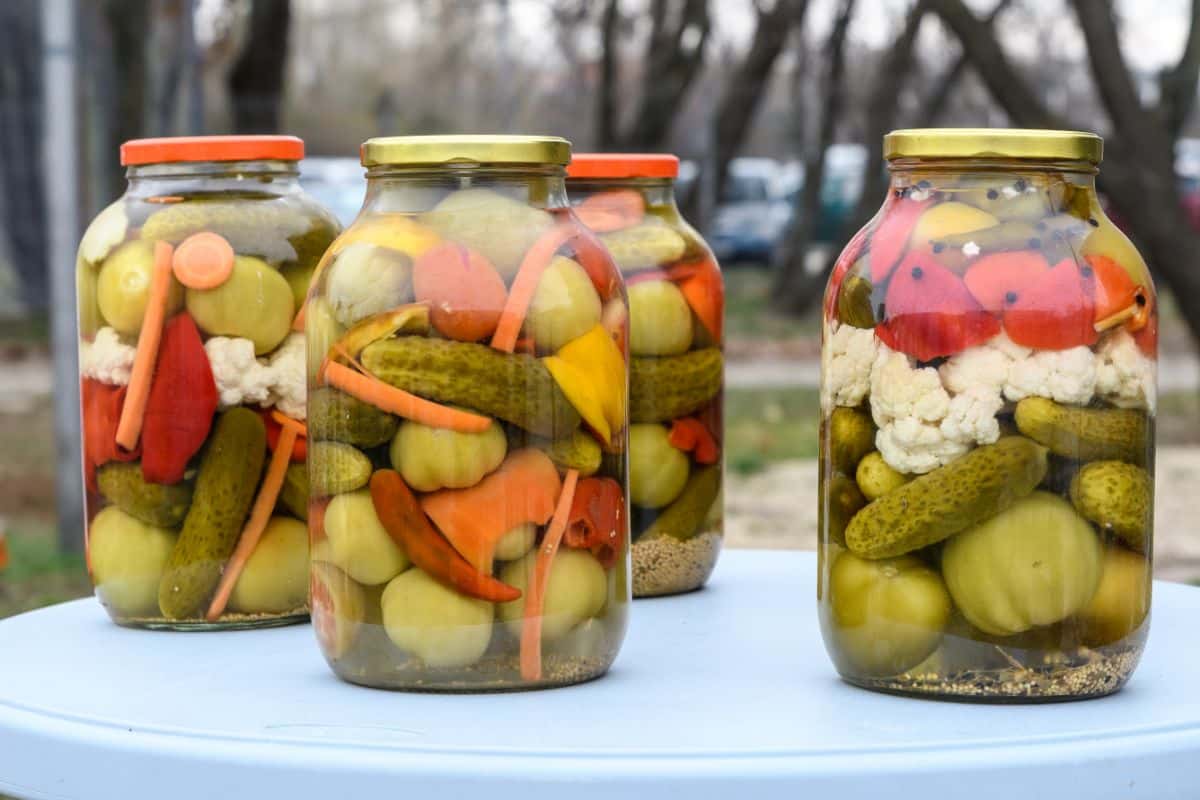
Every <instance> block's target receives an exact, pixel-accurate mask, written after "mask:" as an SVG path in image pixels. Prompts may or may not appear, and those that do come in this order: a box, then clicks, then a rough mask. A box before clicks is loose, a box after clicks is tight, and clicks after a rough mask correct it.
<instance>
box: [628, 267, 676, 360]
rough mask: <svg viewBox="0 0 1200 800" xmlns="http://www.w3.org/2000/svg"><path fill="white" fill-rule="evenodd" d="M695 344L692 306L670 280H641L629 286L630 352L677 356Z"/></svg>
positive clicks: (640, 354) (643, 354)
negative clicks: (693, 341)
mask: <svg viewBox="0 0 1200 800" xmlns="http://www.w3.org/2000/svg"><path fill="white" fill-rule="evenodd" d="M691 346H692V308H691V306H689V305H688V302H687V299H686V298H684V296H683V292H682V291H680V290H679V287H677V286H676V285H675V284H673V283H671V282H670V281H642V282H640V283H637V284H635V285H633V286H631V287H630V288H629V352H631V353H632V354H633V355H635V356H678V355H682V354H683V353H686V352H687V351H688V350H689V349H690V348H691Z"/></svg>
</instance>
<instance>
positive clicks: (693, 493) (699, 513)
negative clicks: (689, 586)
mask: <svg viewBox="0 0 1200 800" xmlns="http://www.w3.org/2000/svg"><path fill="white" fill-rule="evenodd" d="M720 492H721V467H720V465H717V464H714V465H712V466H710V467H704V468H703V469H698V470H695V471H693V472H692V477H691V478H689V479H688V482H687V485H686V486H684V487H683V491H682V492H680V493H679V497H678V498H676V500H675V502H674V503H671V505H669V506H667V507H666V508H665V509H663V511H662V513H661V514H659V515H658V516H657V517H656V518H655V519H654V521H653V522H652V523H650V525H649V526H648V527H647V528H646V529H645V530H644V531H643V532H642V535H641V537H639V538H641V539H653V538H656V537H659V536H670V537H671V538H672V539H678V540H679V541H687V540H688V539H691V538H692V537H694V536H697V535H699V534H700V533H702V532H703V530H704V523H705V522H706V521H707V520H708V517H709V514H710V513H711V512H712V510H713V504H714V503H715V502H716V501H717V497H718V496H719V495H720ZM719 510H720V509H718V512H719ZM716 527H717V528H718V529H719V526H716Z"/></svg>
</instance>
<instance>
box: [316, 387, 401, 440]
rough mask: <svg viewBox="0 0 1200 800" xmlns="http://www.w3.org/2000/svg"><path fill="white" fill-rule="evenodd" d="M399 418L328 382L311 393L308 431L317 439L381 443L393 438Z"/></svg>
mask: <svg viewBox="0 0 1200 800" xmlns="http://www.w3.org/2000/svg"><path fill="white" fill-rule="evenodd" d="M399 424H400V421H399V420H398V419H397V418H396V417H393V416H392V415H391V414H388V413H387V412H386V411H380V410H379V409H378V408H376V407H375V406H373V405H371V404H370V403H364V402H363V401H362V400H359V399H358V398H357V397H353V396H351V395H348V394H346V393H345V392H341V391H338V390H337V389H333V388H331V387H328V386H323V387H321V388H319V389H313V390H312V391H310V392H309V393H308V435H309V437H311V438H312V439H313V440H314V441H321V440H331V441H335V442H345V443H346V444H352V445H355V446H356V447H378V446H379V445H381V444H383V443H384V442H389V441H391V439H392V437H393V436H395V435H396V428H397V427H398V426H399Z"/></svg>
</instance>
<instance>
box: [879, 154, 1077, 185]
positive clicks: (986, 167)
mask: <svg viewBox="0 0 1200 800" xmlns="http://www.w3.org/2000/svg"><path fill="white" fill-rule="evenodd" d="M888 172H889V173H890V175H891V183H892V186H893V187H894V188H906V187H911V186H916V185H917V184H919V183H921V182H922V181H927V182H929V183H930V184H937V183H938V181H939V180H946V181H950V180H961V179H963V178H964V177H967V176H969V177H985V178H986V177H992V178H994V177H996V176H1003V175H1012V176H1015V177H1016V178H1021V177H1030V178H1038V177H1039V176H1040V177H1042V178H1043V179H1044V178H1045V177H1046V176H1054V177H1056V178H1060V179H1062V180H1065V181H1068V182H1070V183H1072V184H1074V185H1075V186H1079V187H1085V188H1089V189H1091V190H1092V191H1095V188H1096V175H1097V174H1098V172H1099V169H1098V168H1097V167H1096V165H1095V164H1092V163H1091V162H1088V161H1033V160H1023V159H1013V158H945V159H933V158H901V159H893V160H891V161H889V162H888Z"/></svg>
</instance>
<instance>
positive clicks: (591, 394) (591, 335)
mask: <svg viewBox="0 0 1200 800" xmlns="http://www.w3.org/2000/svg"><path fill="white" fill-rule="evenodd" d="M542 363H543V364H545V365H546V369H548V370H550V374H551V375H553V376H554V380H555V382H556V383H557V384H558V387H559V388H560V389H562V391H563V394H565V395H566V396H567V399H568V400H570V401H571V405H573V406H575V410H576V411H578V412H579V415H580V416H581V417H583V419H584V421H586V422H587V424H588V425H590V426H591V427H592V429H593V430H595V431H596V433H597V434H599V436H600V438H601V439H602V440H603V441H605V442H612V439H613V436H614V435H615V434H616V433H617V432H619V431H620V430H621V427H622V424H623V422H624V420H625V404H626V394H627V388H626V379H627V378H626V370H625V359H624V357H622V355H621V351H620V350H619V349H617V345H616V343H615V342H614V341H613V339H612V336H611V335H609V333H608V332H607V331H606V330H604V327H603V326H601V325H596V326H595V327H593V328H592V329H591V330H589V331H588V332H587V333H585V334H584V335H583V336H580V337H578V338H577V339H573V340H571V341H570V342H567V343H566V344H565V345H563V346H562V347H561V348H559V351H558V352H557V353H555V354H554V355H552V356H546V357H545V358H543V359H542Z"/></svg>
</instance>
